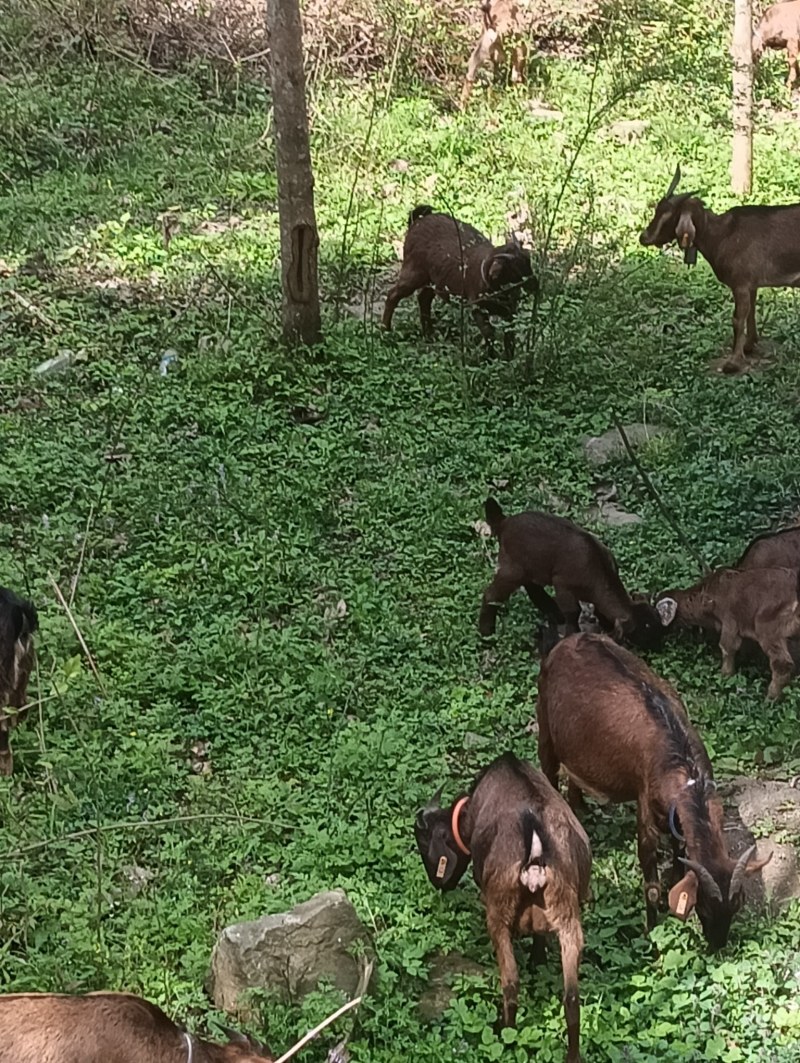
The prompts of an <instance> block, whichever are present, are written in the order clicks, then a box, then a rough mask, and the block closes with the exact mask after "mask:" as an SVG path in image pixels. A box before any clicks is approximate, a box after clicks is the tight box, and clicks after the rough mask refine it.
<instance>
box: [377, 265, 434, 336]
mask: <svg viewBox="0 0 800 1063" xmlns="http://www.w3.org/2000/svg"><path fill="white" fill-rule="evenodd" d="M424 283H425V278H424V277H422V278H420V277H417V276H414V275H412V274H411V273H410V272H409V273H407V274H406V275H405V276H403V272H402V270H401V272H400V276H399V277H398V278H397V284H395V285H394V287H393V288H391V289H390V291H389V294H388V295H387V296H386V305H385V306H384V308H383V327H384V328H385V329H386V331H387V332H390V331H391V328H392V318H393V316H394V312H395V310H396V309H397V304H398V303H399V302H400V300H401V299H405V298H406V297H407V296H409V295H413V294H414V292H415V291H416V290H417V288H421V287H422V285H423V284H424Z"/></svg>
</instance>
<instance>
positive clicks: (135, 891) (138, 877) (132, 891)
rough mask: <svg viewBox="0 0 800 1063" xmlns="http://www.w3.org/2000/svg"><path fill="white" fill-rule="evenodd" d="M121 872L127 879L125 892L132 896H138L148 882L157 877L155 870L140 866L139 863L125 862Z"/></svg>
mask: <svg viewBox="0 0 800 1063" xmlns="http://www.w3.org/2000/svg"><path fill="white" fill-rule="evenodd" d="M120 874H121V875H122V877H123V878H124V879H125V884H126V887H127V888H126V890H125V892H126V894H127V895H128V897H131V898H133V897H138V896H139V894H140V893H141V892H142V890H143V889H144V888H145V886H146V885H147V884H148V882H151V881H152V880H153V879H154V878H155V877H156V873H155V871H150V870H149V869H148V868H146V867H139V865H138V864H125V865H124V866H123V867H121V868H120Z"/></svg>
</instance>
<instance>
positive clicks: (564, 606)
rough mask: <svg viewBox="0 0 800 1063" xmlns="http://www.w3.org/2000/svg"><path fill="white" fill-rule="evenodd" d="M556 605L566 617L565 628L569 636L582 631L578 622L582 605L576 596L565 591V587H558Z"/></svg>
mask: <svg viewBox="0 0 800 1063" xmlns="http://www.w3.org/2000/svg"><path fill="white" fill-rule="evenodd" d="M556 604H557V605H558V608H559V609H560V610H561V613H562V615H563V617H564V626H565V628H566V632H567V634H568V635H573V634H575V632H576V631H580V628H579V626H578V621H579V620H580V616H581V605H580V602H579V601H578V599H577V598H576V597H575V595H574V594H571V593H570V592H569V591H565V590H564V589H563V587H556Z"/></svg>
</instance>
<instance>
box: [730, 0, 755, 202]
mask: <svg viewBox="0 0 800 1063" xmlns="http://www.w3.org/2000/svg"><path fill="white" fill-rule="evenodd" d="M752 35H753V5H752V0H734V24H733V47H732V48H731V53H732V55H733V156H732V158H731V187H732V189H733V191H734V192H736V193H737V194H738V195H748V194H749V192H750V190H751V188H752V184H753V51H752V47H751V39H752Z"/></svg>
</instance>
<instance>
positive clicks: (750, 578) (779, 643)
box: [656, 568, 800, 700]
mask: <svg viewBox="0 0 800 1063" xmlns="http://www.w3.org/2000/svg"><path fill="white" fill-rule="evenodd" d="M799 591H800V588H798V572H797V570H796V569H789V568H746V569H743V570H741V571H740V570H739V569H735V568H721V569H718V570H717V571H716V572H712V573H711V575H710V576H706V577H705V579H702V580H701V581H700V582H699V583H696V584H695V585H694V586H693V587H689V588H687V589H686V590H682V591H679V590H674V591H665V593H664V594H663V595H661V596H660V598H659V600H658V602H657V603H656V608H657V609H658V611H659V613H660V614H661V618H662V620H663V622H664V624H666V625H669V624H671V623H672V622H673V620H676V619H677V621H678V623H679V624H685V625H686V626H687V627H700V628H704V629H705V630H707V631H714V632H716V633H717V634H718V635H719V648H720V650H722V674H723V675H733V674H734V672H735V671H736V651H737V650H738V649H739V647H740V646H741V644H742V640H743V639H751V640H752V641H753V642H757V643H758V645H759V646H760V647H761V649H762V650H763V651H764V653H765V654H766V655H767V657H768V658H769V665H770V669H771V671H772V680H771V682H770V684H769V689H768V690H767V697H768V698H770V699H772V700H774V699H775V698H779V697H780V695H781V691H782V690H783V688H784V687H785V686H786V685H787V683H789V681H790V680H791V678H792V673H793V671H794V661H793V659H792V654H791V651H790V649H789V643H788V640H789V639H795V638H800V602H799V601H798V592H799Z"/></svg>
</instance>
